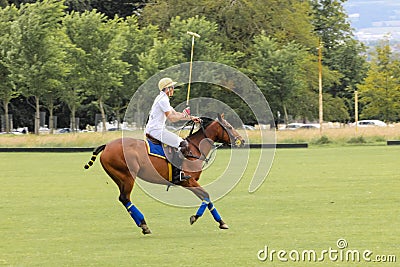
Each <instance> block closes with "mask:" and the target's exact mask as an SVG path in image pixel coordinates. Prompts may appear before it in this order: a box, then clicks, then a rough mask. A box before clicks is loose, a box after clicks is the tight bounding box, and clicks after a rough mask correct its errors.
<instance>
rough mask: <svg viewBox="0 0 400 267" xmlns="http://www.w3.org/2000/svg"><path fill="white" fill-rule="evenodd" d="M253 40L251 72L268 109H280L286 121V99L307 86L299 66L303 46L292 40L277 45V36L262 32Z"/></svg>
mask: <svg viewBox="0 0 400 267" xmlns="http://www.w3.org/2000/svg"><path fill="white" fill-rule="evenodd" d="M254 43H255V44H254V50H255V51H256V53H255V54H254V56H253V58H252V59H251V60H250V61H249V66H248V69H249V71H250V75H251V76H252V77H253V78H254V79H255V81H256V84H257V85H258V86H259V87H260V89H261V91H262V92H263V93H264V95H265V97H266V98H267V100H268V101H269V104H270V106H271V109H272V110H274V111H275V112H277V111H280V112H282V114H284V117H285V122H286V123H288V108H289V106H288V104H289V101H290V100H291V98H293V97H294V96H295V95H296V94H298V92H301V91H304V90H306V89H307V86H306V85H307V83H306V80H305V73H303V69H302V67H301V65H302V63H303V62H304V60H305V58H306V55H307V54H306V50H305V49H304V47H302V46H300V45H298V44H296V43H294V42H292V43H289V44H287V45H285V46H282V47H280V46H279V43H278V41H277V40H276V39H274V38H269V37H267V36H265V35H259V36H257V37H256V38H255V39H254ZM291 108H292V109H295V108H296V106H291Z"/></svg>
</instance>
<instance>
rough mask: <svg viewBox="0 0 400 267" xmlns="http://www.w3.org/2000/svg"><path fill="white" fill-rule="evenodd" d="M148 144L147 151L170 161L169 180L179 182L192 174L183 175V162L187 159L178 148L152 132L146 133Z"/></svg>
mask: <svg viewBox="0 0 400 267" xmlns="http://www.w3.org/2000/svg"><path fill="white" fill-rule="evenodd" d="M146 145H147V152H148V154H149V155H152V156H156V157H160V158H163V159H165V160H166V161H167V162H168V169H169V175H168V176H169V177H168V180H169V181H170V182H172V183H179V182H181V181H183V180H185V179H182V178H186V179H187V178H190V176H184V174H183V175H182V173H183V172H182V163H183V160H184V159H185V155H183V154H182V153H181V152H179V151H178V149H176V148H174V147H171V146H168V145H166V144H163V143H162V142H161V141H159V140H157V139H156V138H154V137H153V136H151V135H150V134H147V133H146Z"/></svg>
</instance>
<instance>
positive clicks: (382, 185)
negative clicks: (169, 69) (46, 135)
mask: <svg viewBox="0 0 400 267" xmlns="http://www.w3.org/2000/svg"><path fill="white" fill-rule="evenodd" d="M227 153H228V151H227V150H224V151H219V152H218V157H217V160H216V161H215V163H214V165H213V166H212V167H210V168H209V169H207V171H206V172H205V173H204V175H205V176H204V178H206V176H207V175H208V177H213V176H215V175H216V171H215V170H218V169H221V167H223V166H220V165H221V161H219V160H218V158H224V157H225V156H227V155H228V154H227ZM256 154H257V150H254V151H252V154H251V158H250V162H251V164H249V166H248V168H247V170H246V173H245V175H244V177H243V179H242V180H241V181H240V183H239V184H238V186H236V187H235V188H234V190H232V192H230V193H229V194H228V195H227V196H225V197H224V198H222V199H221V200H220V201H217V202H216V203H215V204H216V207H217V208H218V209H219V211H220V213H221V215H222V217H223V218H224V220H225V221H226V222H227V223H228V224H229V226H230V229H229V230H220V229H218V226H217V224H216V223H215V222H214V221H213V220H212V217H211V216H210V214H209V213H207V211H206V213H205V215H204V216H203V218H201V219H199V221H198V222H196V223H195V224H194V225H192V226H190V225H189V217H190V215H192V214H194V213H195V212H196V208H177V207H171V206H167V205H165V204H162V203H160V202H158V201H155V200H153V199H152V198H150V197H149V196H148V195H146V194H145V193H143V192H142V191H141V190H140V189H139V188H137V187H135V190H134V193H133V200H134V202H135V204H136V205H137V206H138V208H139V209H141V211H142V212H143V213H144V214H145V216H146V220H147V221H148V224H149V227H150V228H151V230H152V231H153V234H152V235H148V236H143V235H142V234H141V232H140V230H139V228H137V227H136V226H135V225H134V223H133V221H132V219H131V218H130V216H129V215H128V213H127V212H126V211H125V209H124V208H123V207H122V205H121V204H120V203H119V202H118V201H117V197H118V191H117V188H116V186H115V185H114V184H113V183H112V182H111V181H110V180H109V178H108V177H107V176H106V174H105V173H104V172H103V170H102V169H101V167H100V164H99V162H96V163H95V165H94V167H92V168H91V169H90V170H87V171H84V170H83V168H82V167H83V165H84V164H85V163H86V162H87V160H88V159H89V158H90V153H79V154H70V153H64V154H62V153H47V154H45V153H0V169H1V173H0V181H1V186H0V197H1V202H0V266H362V265H365V266H375V265H377V266H398V265H399V262H400V209H399V206H400V194H399V192H400V172H399V167H398V166H399V163H400V161H399V154H400V147H397V146H393V147H388V146H348V147H326V148H324V147H322V148H309V149H292V150H290V149H279V150H277V151H276V156H275V161H274V164H273V167H272V169H271V172H270V175H269V176H268V178H267V180H266V181H265V183H264V184H263V185H262V186H261V187H260V189H259V190H258V191H257V192H256V193H253V194H249V193H248V192H247V188H248V185H249V182H250V177H251V174H252V171H253V170H254V167H255V165H254V164H255V163H254V162H255V160H254V159H255V156H256ZM222 162H223V161H222ZM222 169H223V168H222ZM107 182H108V183H107ZM339 238H344V239H346V241H347V243H348V247H347V249H351V250H360V251H364V250H371V251H372V252H373V254H372V256H371V259H375V256H377V255H383V256H385V255H395V256H396V257H397V258H396V260H397V263H387V262H386V263H378V264H374V263H373V262H364V261H363V260H362V259H361V262H346V261H340V260H337V261H332V260H330V259H329V258H328V255H325V259H324V261H321V262H317V263H314V262H308V261H306V262H304V261H300V262H293V261H291V260H289V262H281V261H280V260H278V258H277V256H276V254H275V258H274V259H273V260H272V261H271V260H270V258H269V259H267V260H266V261H264V262H263V261H260V260H259V259H258V258H257V254H258V252H259V251H260V250H263V249H264V248H265V246H268V249H269V250H277V251H278V250H285V251H287V252H289V251H292V250H298V251H300V252H301V251H303V250H315V251H316V252H318V253H319V252H321V251H323V250H328V249H329V248H332V249H338V247H337V245H336V241H337V240H338V239H339ZM318 256H319V255H318ZM286 258H288V255H286Z"/></svg>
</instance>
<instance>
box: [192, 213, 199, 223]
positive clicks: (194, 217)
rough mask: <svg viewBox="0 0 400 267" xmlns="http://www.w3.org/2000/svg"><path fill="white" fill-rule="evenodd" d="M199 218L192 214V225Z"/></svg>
mask: <svg viewBox="0 0 400 267" xmlns="http://www.w3.org/2000/svg"><path fill="white" fill-rule="evenodd" d="M198 218H199V217H197V216H196V215H192V216H190V225H192V224H194V223H195V222H196V221H197V219H198Z"/></svg>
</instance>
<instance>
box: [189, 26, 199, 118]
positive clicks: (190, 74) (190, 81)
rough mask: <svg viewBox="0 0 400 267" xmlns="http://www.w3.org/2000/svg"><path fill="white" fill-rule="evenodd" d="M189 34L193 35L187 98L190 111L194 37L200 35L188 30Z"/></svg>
mask: <svg viewBox="0 0 400 267" xmlns="http://www.w3.org/2000/svg"><path fill="white" fill-rule="evenodd" d="M187 34H189V35H191V36H192V51H191V52H190V65H189V85H188V91H187V98H186V108H188V109H189V112H190V107H189V97H190V84H191V83H192V64H193V63H192V62H193V48H194V38H195V37H197V38H200V35H198V34H197V33H195V32H189V31H188V32H187Z"/></svg>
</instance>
